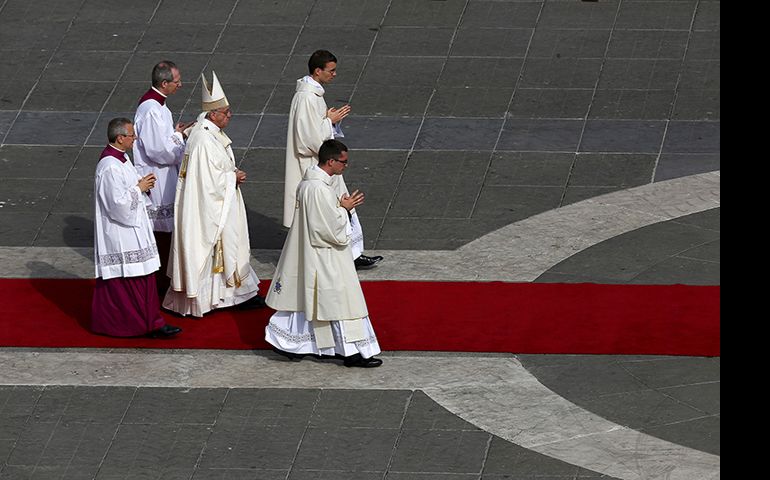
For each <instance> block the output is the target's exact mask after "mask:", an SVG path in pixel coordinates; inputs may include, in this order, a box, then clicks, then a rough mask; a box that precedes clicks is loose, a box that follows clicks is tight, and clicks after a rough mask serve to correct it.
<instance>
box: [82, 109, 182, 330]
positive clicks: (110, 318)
mask: <svg viewBox="0 0 770 480" xmlns="http://www.w3.org/2000/svg"><path fill="white" fill-rule="evenodd" d="M107 138H108V140H109V145H107V147H106V148H105V149H104V150H103V151H102V154H101V157H100V159H99V163H98V164H97V165H96V173H95V174H94V203H95V212H94V213H95V215H94V264H95V268H96V271H95V273H96V285H95V287H94V296H93V301H92V307H91V330H92V331H93V332H95V333H101V334H104V335H112V336H116V337H135V336H140V335H149V336H151V337H172V336H174V335H176V334H177V333H179V332H181V331H182V330H181V329H180V328H178V327H174V326H171V325H167V324H166V323H165V321H164V320H163V317H162V316H161V314H160V302H159V300H158V292H157V290H156V286H155V271H157V270H158V265H160V261H159V259H158V249H157V246H156V245H155V238H154V237H153V235H152V226H151V223H150V219H149V217H148V216H147V210H146V206H147V205H148V204H149V203H150V199H149V197H148V196H147V193H149V192H150V191H151V190H152V188H153V187H154V186H155V175H153V174H152V173H150V174H148V175H146V176H144V177H142V176H140V175H139V174H138V173H136V169H135V168H134V165H133V164H132V163H131V160H130V159H129V158H128V155H126V151H127V150H129V149H130V148H131V146H132V145H133V143H134V139H135V138H136V136H135V134H134V126H133V124H132V123H131V120H129V119H127V118H114V119H112V120H111V121H110V123H109V125H108V126H107Z"/></svg>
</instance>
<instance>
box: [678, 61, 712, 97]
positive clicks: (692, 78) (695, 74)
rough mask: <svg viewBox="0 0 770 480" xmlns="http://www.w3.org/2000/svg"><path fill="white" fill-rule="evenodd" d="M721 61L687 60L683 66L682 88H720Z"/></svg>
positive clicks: (680, 86)
mask: <svg viewBox="0 0 770 480" xmlns="http://www.w3.org/2000/svg"><path fill="white" fill-rule="evenodd" d="M720 84H721V62H720V61H719V60H687V61H685V62H684V65H683V66H682V78H681V80H680V82H679V88H680V89H704V90H719V87H720Z"/></svg>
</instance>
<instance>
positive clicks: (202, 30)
mask: <svg viewBox="0 0 770 480" xmlns="http://www.w3.org/2000/svg"><path fill="white" fill-rule="evenodd" d="M223 28H224V25H216V24H176V25H174V34H173V35H169V27H168V25H163V24H152V25H150V27H149V28H148V29H147V32H145V34H144V36H143V37H142V39H141V42H140V43H139V45H138V46H137V50H138V51H141V52H157V51H172V52H176V51H180V52H201V53H204V52H211V51H213V50H214V48H215V46H217V42H218V41H219V35H220V33H221V32H222V30H223ZM225 38H226V37H223V38H222V40H223V41H224V39H225ZM159 60H160V59H159Z"/></svg>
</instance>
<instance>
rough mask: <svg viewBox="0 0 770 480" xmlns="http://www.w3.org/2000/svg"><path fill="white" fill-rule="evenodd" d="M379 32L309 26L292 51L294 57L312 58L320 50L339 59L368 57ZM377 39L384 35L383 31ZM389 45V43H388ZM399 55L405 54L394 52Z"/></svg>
mask: <svg viewBox="0 0 770 480" xmlns="http://www.w3.org/2000/svg"><path fill="white" fill-rule="evenodd" d="M375 35H377V31H376V30H374V29H372V28H368V27H365V26H360V27H359V26H347V27H343V26H337V27H336V28H333V29H330V28H328V27H326V26H317V27H316V26H308V27H305V28H303V29H302V33H300V34H299V38H298V39H297V43H296V45H294V48H293V50H292V54H294V55H304V56H305V57H306V58H310V55H312V54H313V52H315V51H316V50H318V49H319V48H323V49H325V50H329V51H330V52H333V53H334V55H335V56H336V57H337V59H344V58H345V57H347V56H348V55H368V54H369V50H370V49H371V47H372V43H373V42H374V37H375ZM379 35H380V36H379V37H378V39H377V44H379V43H380V38H381V36H382V35H383V32H382V31H381V32H380V33H379ZM385 44H386V45H387V44H388V42H387V41H386V42H385ZM394 53H395V54H397V55H400V54H403V52H394Z"/></svg>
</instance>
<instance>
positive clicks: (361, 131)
mask: <svg viewBox="0 0 770 480" xmlns="http://www.w3.org/2000/svg"><path fill="white" fill-rule="evenodd" d="M419 126H420V119H419V118H403V117H382V118H378V117H366V116H359V115H351V116H349V117H348V118H346V119H345V120H344V122H343V124H342V129H343V131H344V132H345V138H343V139H341V140H342V141H343V142H344V143H345V145H347V146H348V148H351V149H387V150H394V149H395V150H403V149H409V148H411V147H412V144H413V143H414V138H415V136H416V135H417V129H418V128H419ZM284 135H285V133H284ZM284 141H285V138H284Z"/></svg>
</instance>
